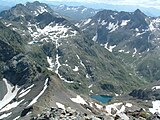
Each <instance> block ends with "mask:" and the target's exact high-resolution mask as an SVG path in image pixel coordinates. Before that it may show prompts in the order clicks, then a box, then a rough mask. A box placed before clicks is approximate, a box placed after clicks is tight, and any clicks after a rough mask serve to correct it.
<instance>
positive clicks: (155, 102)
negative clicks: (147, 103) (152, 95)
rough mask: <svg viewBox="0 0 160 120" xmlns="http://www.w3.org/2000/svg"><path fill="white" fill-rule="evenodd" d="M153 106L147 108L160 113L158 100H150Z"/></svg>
mask: <svg viewBox="0 0 160 120" xmlns="http://www.w3.org/2000/svg"><path fill="white" fill-rule="evenodd" d="M152 104H153V108H149V111H150V112H151V113H152V114H154V113H159V114H160V100H156V101H152Z"/></svg>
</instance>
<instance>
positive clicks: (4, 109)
mask: <svg viewBox="0 0 160 120" xmlns="http://www.w3.org/2000/svg"><path fill="white" fill-rule="evenodd" d="M23 101H24V99H23V100H21V101H19V102H17V101H16V102H13V103H11V104H8V105H7V106H5V107H4V108H3V109H1V110H0V112H4V111H8V110H10V109H12V108H15V107H17V106H18V105H19V104H20V103H21V102H23Z"/></svg>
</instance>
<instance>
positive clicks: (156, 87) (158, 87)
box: [152, 86, 160, 90]
mask: <svg viewBox="0 0 160 120" xmlns="http://www.w3.org/2000/svg"><path fill="white" fill-rule="evenodd" d="M158 89H160V86H154V87H152V90H158Z"/></svg>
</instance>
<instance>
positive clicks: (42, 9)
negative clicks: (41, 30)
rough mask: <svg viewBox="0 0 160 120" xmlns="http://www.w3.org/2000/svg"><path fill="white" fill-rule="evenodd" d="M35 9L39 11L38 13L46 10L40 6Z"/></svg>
mask: <svg viewBox="0 0 160 120" xmlns="http://www.w3.org/2000/svg"><path fill="white" fill-rule="evenodd" d="M37 11H38V13H40V14H42V13H44V12H48V10H47V9H45V8H44V7H42V6H39V8H38V9H37Z"/></svg>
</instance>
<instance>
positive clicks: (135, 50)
mask: <svg viewBox="0 0 160 120" xmlns="http://www.w3.org/2000/svg"><path fill="white" fill-rule="evenodd" d="M136 53H137V49H136V48H134V52H133V55H132V57H134V56H135V54H136Z"/></svg>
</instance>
